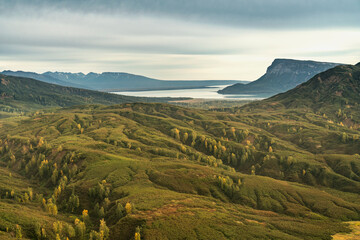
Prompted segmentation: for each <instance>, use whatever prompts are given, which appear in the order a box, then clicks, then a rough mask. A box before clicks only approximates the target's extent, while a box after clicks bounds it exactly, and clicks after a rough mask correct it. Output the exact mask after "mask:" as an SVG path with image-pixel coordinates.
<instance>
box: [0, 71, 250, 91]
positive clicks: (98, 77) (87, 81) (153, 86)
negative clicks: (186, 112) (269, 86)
mask: <svg viewBox="0 0 360 240" xmlns="http://www.w3.org/2000/svg"><path fill="white" fill-rule="evenodd" d="M2 73H3V74H5V75H12V76H18V77H32V78H34V79H36V80H39V81H44V82H48V83H55V84H59V85H62V86H69V87H80V88H85V89H91V90H100V91H109V92H115V91H145V90H173V89H191V88H204V87H209V86H217V85H230V84H234V83H239V82H247V81H240V80H171V81H169V80H158V79H155V78H149V77H146V76H142V75H136V74H131V73H126V72H103V73H94V72H89V73H87V74H84V73H81V72H79V73H70V72H49V71H48V72H44V73H42V74H37V73H32V72H23V71H17V72H13V71H10V70H6V71H3V72H2Z"/></svg>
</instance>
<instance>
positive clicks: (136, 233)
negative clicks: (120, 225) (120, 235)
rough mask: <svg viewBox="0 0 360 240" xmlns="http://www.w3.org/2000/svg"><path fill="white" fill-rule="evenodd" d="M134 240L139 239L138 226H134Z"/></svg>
mask: <svg viewBox="0 0 360 240" xmlns="http://www.w3.org/2000/svg"><path fill="white" fill-rule="evenodd" d="M134 240H141V236H140V227H136V230H135V236H134Z"/></svg>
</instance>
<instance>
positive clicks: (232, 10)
mask: <svg viewBox="0 0 360 240" xmlns="http://www.w3.org/2000/svg"><path fill="white" fill-rule="evenodd" d="M275 58H294V59H306V60H318V61H328V62H339V63H350V64H355V63H357V62H359V61H360V1H359V0H342V1H339V0H186V1H185V0H123V1H121V0H117V1H116V0H101V1H100V0H99V1H96V0H87V1H84V0H80V1H76V0H57V1H51V0H48V1H46V0H0V70H5V69H9V70H24V71H34V72H40V73H41V72H44V71H66V72H84V73H87V72H105V71H114V72H115V71H116V72H129V73H134V74H140V75H146V76H148V77H154V78H159V79H169V80H171V79H191V80H192V79H194V80H195V79H238V80H255V79H257V78H258V77H259V76H261V75H262V74H263V73H264V72H265V70H266V67H267V66H268V65H270V64H271V62H272V61H273V59H275Z"/></svg>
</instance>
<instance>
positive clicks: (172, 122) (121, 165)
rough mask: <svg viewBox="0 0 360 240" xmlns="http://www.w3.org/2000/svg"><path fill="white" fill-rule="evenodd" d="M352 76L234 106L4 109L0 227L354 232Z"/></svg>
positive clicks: (235, 235) (125, 234)
mask: <svg viewBox="0 0 360 240" xmlns="http://www.w3.org/2000/svg"><path fill="white" fill-rule="evenodd" d="M359 76H360V69H359V66H358V65H356V66H350V65H347V66H338V67H335V68H333V69H330V70H328V71H326V72H323V73H320V74H318V75H316V76H315V77H314V78H312V79H311V80H310V81H308V82H306V83H304V84H302V85H300V86H299V87H297V88H295V89H293V90H290V91H289V92H287V93H284V94H279V95H277V96H274V97H272V98H269V99H266V100H263V101H258V102H254V103H250V104H247V105H245V106H242V107H235V108H226V109H224V108H221V109H220V108H218V109H211V110H199V109H191V108H184V107H180V106H175V105H171V104H167V103H140V102H138V103H136V102H135V103H134V102H130V103H123V104H118V105H108V106H106V105H100V104H90V105H81V106H67V107H64V108H57V109H53V110H52V111H51V112H41V111H40V112H37V113H33V114H31V116H30V115H29V116H17V117H13V118H3V119H1V121H0V125H1V130H0V139H1V141H0V152H1V155H0V156H1V157H0V159H1V161H0V172H1V175H0V187H1V200H0V208H1V211H0V216H1V217H0V219H1V221H0V230H1V232H0V234H1V235H0V236H1V237H2V238H3V239H14V238H20V235H21V238H24V239H136V240H138V239H332V236H333V235H335V234H338V233H343V234H345V233H349V232H350V231H351V229H350V228H349V227H348V226H347V224H346V222H347V221H359V219H360V203H359V197H360V194H359V193H360V156H359V154H360V139H359V136H360V130H359V126H360V125H359V124H360V118H359V115H358V113H359V105H358V104H357V103H358V101H357V97H358V94H359V88H358V86H359V83H360V79H359ZM5 80H6V79H5ZM350 84H351V87H349V85H350ZM309 91H312V92H311V93H309ZM339 91H341V94H339ZM33 94H34V93H33ZM325 94H327V95H326V96H325ZM73 96H74V97H75V96H76V95H73ZM322 99H326V101H325V100H324V101H323V100H322ZM16 100H17V99H16V98H14V99H13V101H14V102H16ZM96 103H98V102H96Z"/></svg>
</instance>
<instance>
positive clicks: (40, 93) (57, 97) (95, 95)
mask: <svg viewBox="0 0 360 240" xmlns="http://www.w3.org/2000/svg"><path fill="white" fill-rule="evenodd" d="M39 76H41V75H39ZM59 81H60V80H59ZM56 83H59V82H58V81H56ZM169 100H174V98H142V97H131V96H124V95H118V94H111V93H106V92H99V91H94V90H87V89H80V88H73V87H64V86H59V85H56V84H49V83H45V82H42V81H38V80H34V79H31V78H24V77H17V76H8V75H3V74H0V111H5V112H7V111H8V112H13V111H29V110H34V109H39V108H44V107H65V106H73V105H84V104H105V105H111V104H120V103H131V102H167V101H169Z"/></svg>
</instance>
